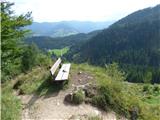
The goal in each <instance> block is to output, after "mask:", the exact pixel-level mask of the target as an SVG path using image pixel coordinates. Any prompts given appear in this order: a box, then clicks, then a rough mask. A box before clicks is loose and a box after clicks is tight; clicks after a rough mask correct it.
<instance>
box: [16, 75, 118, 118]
mask: <svg viewBox="0 0 160 120" xmlns="http://www.w3.org/2000/svg"><path fill="white" fill-rule="evenodd" d="M81 76H83V77H81ZM84 76H86V77H84ZM72 78H73V79H75V78H76V79H77V81H74V82H73V81H72V83H71V86H70V87H69V89H67V90H65V91H64V90H61V91H59V92H57V93H53V94H51V95H49V96H43V97H38V96H36V95H20V96H19V98H20V99H21V100H22V104H23V111H22V120H29V119H32V120H33V119H34V120H68V119H71V120H80V119H81V120H85V119H86V116H87V115H88V116H95V115H99V116H101V118H102V119H103V120H116V115H115V113H114V112H109V113H106V112H103V111H101V110H99V109H98V108H96V107H93V106H91V105H90V104H85V103H83V104H81V105H78V106H77V105H76V106H75V105H72V104H69V103H66V102H65V101H64V99H65V96H66V95H67V94H69V93H71V92H72V91H73V89H74V86H77V85H78V84H84V82H83V80H84V81H87V80H86V79H92V78H93V77H91V76H87V75H79V77H77V75H72Z"/></svg>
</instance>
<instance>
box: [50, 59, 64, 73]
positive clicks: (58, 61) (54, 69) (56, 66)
mask: <svg viewBox="0 0 160 120" xmlns="http://www.w3.org/2000/svg"><path fill="white" fill-rule="evenodd" d="M61 62H62V60H61V58H58V60H57V61H56V62H55V63H54V65H53V66H52V67H51V69H50V72H51V75H54V73H55V72H56V70H57V68H58V67H59V65H60V64H61Z"/></svg>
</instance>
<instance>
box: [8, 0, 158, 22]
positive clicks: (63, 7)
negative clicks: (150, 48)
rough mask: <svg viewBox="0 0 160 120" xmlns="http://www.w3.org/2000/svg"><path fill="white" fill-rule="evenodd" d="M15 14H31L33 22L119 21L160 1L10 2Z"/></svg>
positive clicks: (35, 0) (81, 0)
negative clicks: (12, 3)
mask: <svg viewBox="0 0 160 120" xmlns="http://www.w3.org/2000/svg"><path fill="white" fill-rule="evenodd" d="M10 2H14V3H15V6H14V7H13V9H14V10H15V13H16V14H18V15H19V14H24V13H26V12H28V11H32V17H33V21H34V22H61V21H82V22H83V21H88V22H106V21H116V20H119V19H121V18H123V17H125V16H127V15H128V14H130V13H132V12H135V11H137V10H140V9H144V8H147V7H153V6H156V5H158V4H160V0H134V1H128V0H121V1H116V0H112V1H111V0H94V1H93V0H52V1H50V0H45V1H44V2H43V1H42V0H23V1H22V0H10Z"/></svg>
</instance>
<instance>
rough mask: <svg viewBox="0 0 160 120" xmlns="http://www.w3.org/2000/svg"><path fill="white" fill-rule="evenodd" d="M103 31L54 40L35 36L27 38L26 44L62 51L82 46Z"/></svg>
mask: <svg viewBox="0 0 160 120" xmlns="http://www.w3.org/2000/svg"><path fill="white" fill-rule="evenodd" d="M99 32H101V30H97V31H93V32H90V33H88V34H87V33H79V34H76V35H70V36H66V37H57V38H52V37H49V36H37V37H36V36H33V37H29V38H26V40H25V42H26V43H28V44H31V43H35V44H36V45H37V46H38V47H39V48H40V49H43V50H45V49H61V48H64V47H71V46H75V45H80V44H82V43H84V42H86V41H87V40H89V39H90V38H92V37H93V36H95V35H97V34H98V33H99Z"/></svg>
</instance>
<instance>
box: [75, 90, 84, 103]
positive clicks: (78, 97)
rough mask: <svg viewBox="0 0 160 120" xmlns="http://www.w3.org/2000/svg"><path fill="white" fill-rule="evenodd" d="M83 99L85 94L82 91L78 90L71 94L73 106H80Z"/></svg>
mask: <svg viewBox="0 0 160 120" xmlns="http://www.w3.org/2000/svg"><path fill="white" fill-rule="evenodd" d="M84 99H85V93H84V91H83V90H78V91H76V92H75V93H74V94H73V99H72V101H73V103H75V104H80V103H82V102H83V101H84Z"/></svg>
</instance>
